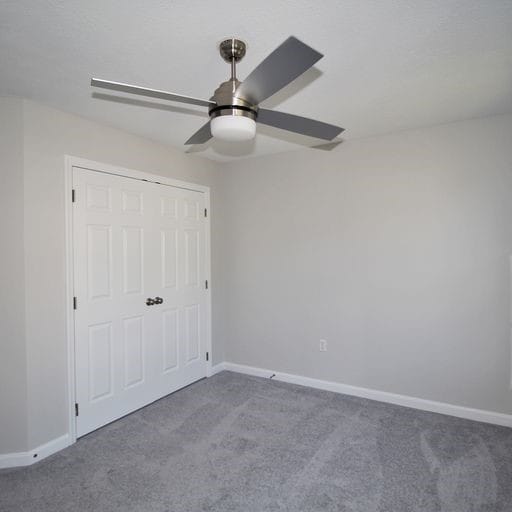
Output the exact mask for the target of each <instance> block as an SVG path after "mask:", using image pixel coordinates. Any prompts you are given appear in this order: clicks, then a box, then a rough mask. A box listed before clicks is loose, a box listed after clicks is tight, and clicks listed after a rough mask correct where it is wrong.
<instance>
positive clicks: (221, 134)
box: [210, 116, 256, 142]
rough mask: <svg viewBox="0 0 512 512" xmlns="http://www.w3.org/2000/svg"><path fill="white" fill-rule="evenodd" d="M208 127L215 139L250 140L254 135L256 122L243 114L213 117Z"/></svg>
mask: <svg viewBox="0 0 512 512" xmlns="http://www.w3.org/2000/svg"><path fill="white" fill-rule="evenodd" d="M210 127H211V130H212V135H213V136H214V137H215V138H216V139H221V140H227V141H232V142H235V141H242V140H251V139H254V136H255V135H256V122H255V121H254V120H253V119H251V118H249V117H245V116H218V117H214V118H213V119H212V121H211V123H210Z"/></svg>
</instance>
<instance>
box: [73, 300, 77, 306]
mask: <svg viewBox="0 0 512 512" xmlns="http://www.w3.org/2000/svg"><path fill="white" fill-rule="evenodd" d="M76 305H77V300H76V297H73V309H76Z"/></svg>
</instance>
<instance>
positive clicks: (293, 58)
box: [91, 36, 343, 145]
mask: <svg viewBox="0 0 512 512" xmlns="http://www.w3.org/2000/svg"><path fill="white" fill-rule="evenodd" d="M246 50H247V46H246V44H245V43H244V41H242V40H240V39H237V38H229V39H226V40H224V41H222V42H221V43H220V45H219V52H220V55H221V57H222V58H223V59H224V60H225V61H226V62H228V63H229V64H230V66H231V77H230V78H229V80H226V81H225V82H222V83H221V84H220V85H219V87H218V88H217V89H216V90H215V92H214V93H213V96H212V97H211V98H210V99H209V100H204V99H199V98H193V97H190V96H183V95H180V94H175V93H171V92H167V91H160V90H157V89H148V88H145V87H139V86H136V85H130V84H124V83H120V82H111V81H109V80H101V79H98V78H93V79H91V85H92V86H93V87H101V88H104V89H110V90H114V91H120V92H126V93H131V94H138V95H142V96H148V97H151V98H157V99H163V100H169V101H176V102H181V103H188V104H191V105H198V106H203V107H208V114H209V116H210V120H209V121H208V122H207V123H206V124H205V125H203V126H202V127H201V128H200V129H199V130H198V131H197V132H196V133H194V134H193V135H192V136H191V137H190V138H189V139H188V140H187V141H186V142H185V144H187V145H189V144H204V143H205V142H208V141H209V140H210V139H211V138H212V137H214V138H218V139H222V140H228V141H233V142H234V141H243V140H250V139H252V138H254V136H255V135H256V123H257V122H258V123H262V124H266V125H269V126H274V127H276V128H280V129H283V130H288V131H291V132H295V133H299V134H303V135H308V136H310V137H316V138H319V139H322V140H328V141H330V140H333V139H334V138H335V137H336V136H337V135H339V134H340V133H341V132H342V131H343V128H341V127H339V126H335V125H332V124H328V123H323V122H321V121H315V120H314V119H309V118H306V117H301V116H296V115H293V114H287V113H284V112H278V111H276V110H269V109H265V108H261V107H260V103H262V102H263V101H265V100H266V99H267V98H269V97H270V96H272V95H273V94H275V93H276V92H278V91H279V90H281V89H282V88H283V87H285V86H286V85H288V84H289V83H290V82H292V81H293V80H295V79H296V78H297V77H299V76H300V75H302V74H303V73H304V72H305V71H307V70H308V69H309V68H311V67H312V66H313V65H314V64H315V63H316V62H317V61H318V60H320V59H321V58H322V57H323V55H322V54H321V53H319V52H317V51H316V50H314V49H313V48H311V47H309V46H308V45H306V44H304V43H303V42H302V41H299V40H298V39H297V38H295V37H293V36H291V37H289V38H288V39H286V41H284V42H283V43H282V44H281V45H280V46H278V47H277V48H276V49H275V50H274V51H273V52H272V53H271V54H270V55H268V56H267V57H266V58H265V59H264V60H263V61H262V62H261V63H260V64H259V65H258V66H257V67H256V68H255V69H254V70H253V71H252V72H251V73H250V74H249V75H248V76H247V78H246V79H245V80H244V81H243V82H240V81H239V80H238V78H237V76H236V65H237V63H238V62H240V61H241V60H242V59H243V57H244V56H245V53H246Z"/></svg>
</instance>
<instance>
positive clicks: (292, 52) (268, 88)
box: [236, 36, 323, 105]
mask: <svg viewBox="0 0 512 512" xmlns="http://www.w3.org/2000/svg"><path fill="white" fill-rule="evenodd" d="M322 57H323V55H322V54H321V53H319V52H317V51H316V50H313V48H311V47H309V46H308V45H307V44H304V43H303V42H302V41H299V40H298V39H297V38H296V37H293V36H291V37H289V38H288V39H287V40H286V41H285V42H284V43H283V44H281V46H278V47H277V48H276V49H275V50H274V51H273V52H272V53H271V54H270V55H269V56H268V57H267V58H265V59H264V60H263V61H262V62H261V63H260V64H259V65H258V66H257V67H256V68H255V69H254V70H253V71H252V73H250V75H249V76H248V77H247V78H246V79H245V80H244V81H243V82H242V83H241V84H240V86H239V87H238V89H237V90H236V96H237V97H238V98H243V99H245V100H247V101H249V102H251V103H253V104H254V105H258V104H259V103H261V102H262V101H263V100H265V99H267V98H269V97H270V96H272V95H273V94H274V93H276V92H277V91H279V90H280V89H282V88H283V87H284V86H285V85H288V84H289V83H290V82H292V81H293V80H295V79H296V78H297V77H298V76H300V75H302V73H304V71H307V70H308V69H309V68H310V67H311V66H313V64H315V62H317V61H318V60H320V59H321V58H322Z"/></svg>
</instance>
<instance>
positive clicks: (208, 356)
mask: <svg viewBox="0 0 512 512" xmlns="http://www.w3.org/2000/svg"><path fill="white" fill-rule="evenodd" d="M206 360H207V361H209V360H210V353H209V352H206Z"/></svg>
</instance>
